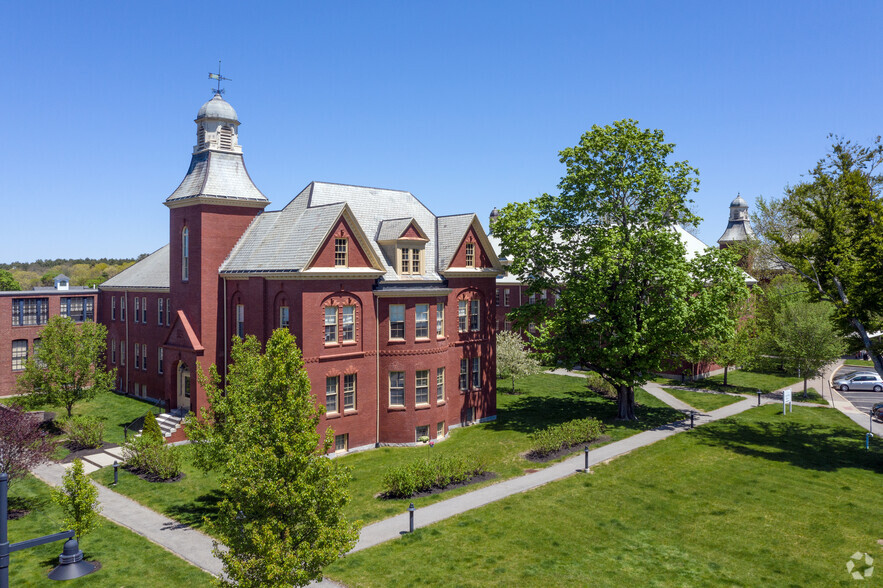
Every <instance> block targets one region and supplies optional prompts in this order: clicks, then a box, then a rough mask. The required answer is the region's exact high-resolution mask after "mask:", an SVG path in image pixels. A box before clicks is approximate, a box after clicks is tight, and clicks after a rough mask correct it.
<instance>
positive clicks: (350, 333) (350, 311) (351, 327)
mask: <svg viewBox="0 0 883 588" xmlns="http://www.w3.org/2000/svg"><path fill="white" fill-rule="evenodd" d="M340 340H341V341H343V342H344V343H347V342H352V341H355V340H356V307H355V306H343V307H341V309H340Z"/></svg>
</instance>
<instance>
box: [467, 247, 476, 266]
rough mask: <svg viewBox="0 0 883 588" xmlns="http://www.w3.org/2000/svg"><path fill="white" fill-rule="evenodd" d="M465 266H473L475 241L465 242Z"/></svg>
mask: <svg viewBox="0 0 883 588" xmlns="http://www.w3.org/2000/svg"><path fill="white" fill-rule="evenodd" d="M466 267H475V243H466Z"/></svg>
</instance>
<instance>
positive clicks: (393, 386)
mask: <svg viewBox="0 0 883 588" xmlns="http://www.w3.org/2000/svg"><path fill="white" fill-rule="evenodd" d="M389 405H390V406H404V405H405V372H389Z"/></svg>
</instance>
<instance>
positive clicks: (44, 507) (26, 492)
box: [9, 477, 212, 588]
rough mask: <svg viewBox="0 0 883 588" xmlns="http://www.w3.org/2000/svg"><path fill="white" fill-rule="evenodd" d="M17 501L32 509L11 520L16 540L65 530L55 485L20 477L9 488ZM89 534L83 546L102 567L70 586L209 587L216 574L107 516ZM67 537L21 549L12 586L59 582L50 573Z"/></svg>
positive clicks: (12, 537)
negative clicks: (55, 501) (54, 498)
mask: <svg viewBox="0 0 883 588" xmlns="http://www.w3.org/2000/svg"><path fill="white" fill-rule="evenodd" d="M9 498H10V501H11V502H12V506H19V504H20V503H21V501H24V502H25V504H26V505H27V506H26V508H30V509H31V512H30V514H28V515H27V516H25V517H23V518H21V519H18V520H14V521H9V540H10V542H13V543H14V542H16V541H24V540H26V539H32V538H35V537H40V536H42V535H48V534H51V533H57V532H59V531H63V530H64V529H63V528H62V526H61V521H62V518H63V516H62V513H61V510H60V509H59V508H58V507H57V506H55V505H54V504H53V503H52V502H51V501H50V499H49V487H48V486H47V485H46V484H44V483H43V482H41V481H39V480H37V479H36V478H33V477H28V478H26V479H24V480H20V481H17V482H15V483H14V484H13V485H12V487H11V489H10V492H9ZM101 523H102V524H101V526H100V527H99V528H98V529H97V530H95V531H93V532H92V533H91V534H89V535H87V536H86V537H85V538H83V541H82V542H81V543H80V548H81V549H82V550H83V553H84V554H85V556H86V559H87V560H89V561H99V562H101V565H102V568H101V569H100V570H98V571H97V572H94V573H92V574H90V575H88V576H85V577H84V578H81V579H79V580H73V581H70V582H65V583H64V584H63V585H64V586H89V587H90V588H92V587H95V586H97V587H108V588H111V587H113V588H116V587H120V586H207V585H209V584H210V583H211V581H212V577H211V576H210V575H209V574H207V573H205V572H203V571H202V570H200V569H199V568H197V567H195V566H192V565H190V564H189V563H187V562H185V561H184V560H182V559H180V558H178V557H176V556H174V555H172V554H171V553H169V552H168V551H166V550H165V549H163V548H161V547H159V546H158V545H154V544H153V543H151V542H150V541H148V540H147V539H144V538H143V537H141V536H140V535H137V534H135V533H133V532H132V531H129V530H128V529H126V528H124V527H120V526H119V525H115V524H114V523H111V522H110V521H108V520H106V519H102V520H101ZM63 545H64V542H63V541H59V542H56V543H50V544H48V545H42V546H40V547H34V548H31V549H25V550H23V551H17V552H15V553H13V554H12V555H11V556H10V565H9V580H10V585H11V586H55V585H61V584H56V583H55V582H53V581H51V580H49V579H48V578H47V577H46V574H47V573H49V570H51V569H52V568H54V567H55V566H56V565H58V555H59V554H60V553H61V549H62V547H63Z"/></svg>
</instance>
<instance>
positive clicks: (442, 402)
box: [435, 400, 448, 406]
mask: <svg viewBox="0 0 883 588" xmlns="http://www.w3.org/2000/svg"><path fill="white" fill-rule="evenodd" d="M447 403H448V401H447V400H436V402H435V405H436V406H444V405H446V404H447Z"/></svg>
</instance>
